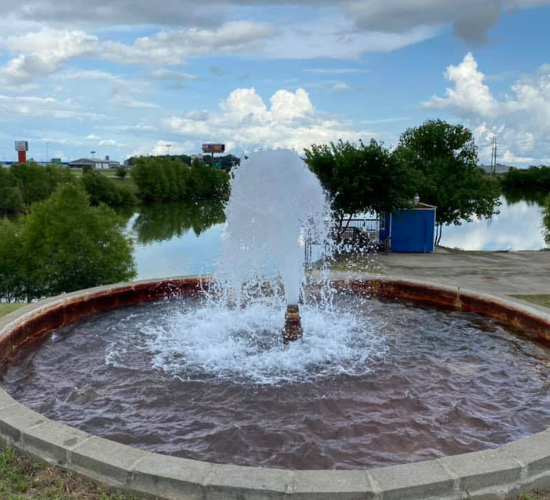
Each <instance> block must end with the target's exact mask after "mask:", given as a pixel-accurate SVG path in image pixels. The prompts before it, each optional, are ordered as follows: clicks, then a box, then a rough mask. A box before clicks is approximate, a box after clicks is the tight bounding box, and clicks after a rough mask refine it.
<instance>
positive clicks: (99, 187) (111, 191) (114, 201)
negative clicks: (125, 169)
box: [82, 170, 136, 207]
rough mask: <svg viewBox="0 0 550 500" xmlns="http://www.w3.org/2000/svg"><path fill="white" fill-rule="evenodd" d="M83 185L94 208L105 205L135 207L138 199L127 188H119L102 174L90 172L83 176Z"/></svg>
mask: <svg viewBox="0 0 550 500" xmlns="http://www.w3.org/2000/svg"><path fill="white" fill-rule="evenodd" d="M82 184H83V185H84V189H85V190H86V192H87V193H88V195H89V196H90V203H91V204H92V205H94V206H97V205H99V204H100V203H105V204H106V205H109V206H110V207H121V206H129V205H135V203H136V198H135V196H134V195H133V193H132V192H131V191H130V190H129V189H128V188H127V187H118V186H116V185H115V184H113V182H112V181H111V180H109V179H108V178H107V177H105V176H104V175H103V174H101V173H100V172H97V171H95V170H90V171H88V172H86V173H84V174H83V175H82Z"/></svg>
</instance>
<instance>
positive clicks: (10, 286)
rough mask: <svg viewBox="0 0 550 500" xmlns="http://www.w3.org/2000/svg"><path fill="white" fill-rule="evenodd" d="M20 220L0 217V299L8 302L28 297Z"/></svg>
mask: <svg viewBox="0 0 550 500" xmlns="http://www.w3.org/2000/svg"><path fill="white" fill-rule="evenodd" d="M22 227H23V225H22V224H21V223H20V222H19V221H11V220H9V219H0V299H3V300H7V301H8V302H10V301H14V300H21V299H24V298H26V287H25V279H24V269H23V265H22V264H23V262H22V260H23V259H22V252H21V248H20V244H21V230H22Z"/></svg>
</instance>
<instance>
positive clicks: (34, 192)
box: [0, 161, 75, 208]
mask: <svg viewBox="0 0 550 500" xmlns="http://www.w3.org/2000/svg"><path fill="white" fill-rule="evenodd" d="M2 175H3V176H4V177H6V176H5V173H4V174H2ZM8 177H9V178H11V180H10V181H9V182H10V185H11V186H13V180H15V183H16V186H17V188H16V189H17V191H18V194H15V193H13V192H12V193H11V194H10V195H8V196H9V199H11V200H13V199H14V198H13V197H15V198H17V199H20V200H21V203H22V206H23V207H27V208H28V207H30V206H31V205H32V204H33V203H36V202H37V201H42V200H45V199H46V198H48V196H50V195H51V194H52V193H53V192H54V190H55V189H56V188H57V186H59V185H60V184H66V183H71V182H75V179H74V177H73V175H72V174H71V172H70V171H69V170H68V169H67V168H66V167H57V166H55V165H48V166H46V167H41V166H40V165H38V164H36V163H34V162H32V161H31V162H28V163H15V164H13V165H12V166H11V167H10V168H9V174H8ZM2 191H3V190H2ZM0 196H1V195H0ZM0 203H1V202H0ZM12 203H13V202H12Z"/></svg>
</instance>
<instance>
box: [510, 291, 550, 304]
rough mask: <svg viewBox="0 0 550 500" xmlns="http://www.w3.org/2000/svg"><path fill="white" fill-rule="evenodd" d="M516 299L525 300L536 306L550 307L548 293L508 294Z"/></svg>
mask: <svg viewBox="0 0 550 500" xmlns="http://www.w3.org/2000/svg"><path fill="white" fill-rule="evenodd" d="M510 297H514V298H516V299H521V300H526V301H527V302H531V303H532V304H536V305H538V306H544V307H550V295H546V294H540V295H510Z"/></svg>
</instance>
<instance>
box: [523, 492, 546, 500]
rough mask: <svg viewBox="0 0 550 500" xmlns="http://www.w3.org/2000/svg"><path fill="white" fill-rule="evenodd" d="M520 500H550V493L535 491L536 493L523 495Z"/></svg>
mask: <svg viewBox="0 0 550 500" xmlns="http://www.w3.org/2000/svg"><path fill="white" fill-rule="evenodd" d="M518 500H550V492H549V491H540V492H537V491H535V492H534V493H522V494H521V495H520V496H519V497H518Z"/></svg>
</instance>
